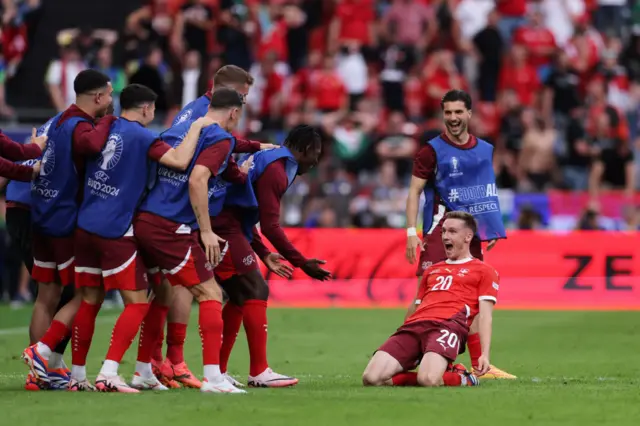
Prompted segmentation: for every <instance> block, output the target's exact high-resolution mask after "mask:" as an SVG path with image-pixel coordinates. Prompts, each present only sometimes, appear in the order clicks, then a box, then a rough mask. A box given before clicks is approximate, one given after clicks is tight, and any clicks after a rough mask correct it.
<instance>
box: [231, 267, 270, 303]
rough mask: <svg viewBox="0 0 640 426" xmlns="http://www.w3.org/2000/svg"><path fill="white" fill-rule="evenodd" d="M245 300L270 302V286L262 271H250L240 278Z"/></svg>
mask: <svg viewBox="0 0 640 426" xmlns="http://www.w3.org/2000/svg"><path fill="white" fill-rule="evenodd" d="M238 281H239V282H240V283H241V284H240V285H241V288H242V293H243V296H244V298H245V300H252V299H253V300H265V301H266V300H268V299H269V285H268V284H267V281H266V280H265V279H264V277H263V276H262V274H261V273H260V271H250V272H248V273H246V274H244V275H241V276H239V277H238Z"/></svg>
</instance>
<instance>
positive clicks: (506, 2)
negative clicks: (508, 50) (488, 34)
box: [496, 0, 527, 45]
mask: <svg viewBox="0 0 640 426" xmlns="http://www.w3.org/2000/svg"><path fill="white" fill-rule="evenodd" d="M496 9H497V10H498V12H499V13H500V15H501V16H502V19H500V24H499V25H498V27H499V28H500V33H501V35H502V40H504V42H505V43H506V44H507V45H509V44H510V43H511V36H512V35H513V32H514V31H515V30H516V29H517V28H518V27H519V26H521V25H524V23H525V14H526V13H527V0H496Z"/></svg>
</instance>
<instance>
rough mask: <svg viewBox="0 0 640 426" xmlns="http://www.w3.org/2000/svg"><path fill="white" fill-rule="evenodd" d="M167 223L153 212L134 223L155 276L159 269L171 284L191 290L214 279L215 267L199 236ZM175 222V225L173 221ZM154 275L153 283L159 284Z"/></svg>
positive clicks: (142, 215)
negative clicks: (201, 244)
mask: <svg viewBox="0 0 640 426" xmlns="http://www.w3.org/2000/svg"><path fill="white" fill-rule="evenodd" d="M166 222H167V220H166V219H164V218H161V217H159V216H155V215H152V214H149V213H144V214H140V215H138V216H137V217H136V219H135V220H134V233H135V236H136V240H137V241H138V247H139V248H140V250H141V254H142V258H143V259H144V263H145V264H146V265H147V266H148V267H149V272H150V273H151V274H154V273H155V274H157V272H158V270H159V271H160V272H162V273H163V274H164V276H165V277H167V279H168V280H169V282H170V283H171V285H182V286H186V287H191V286H194V285H197V284H200V283H203V282H205V281H208V280H210V279H211V278H213V268H212V266H211V264H210V263H209V262H208V261H207V258H206V255H205V253H204V250H203V249H202V247H201V246H200V241H199V233H198V232H189V231H185V232H184V233H183V232H182V231H181V230H180V229H178V230H177V231H176V230H174V228H175V227H173V226H167V223H166ZM171 223H172V222H171ZM157 280H158V277H157V276H154V277H153V278H152V282H157Z"/></svg>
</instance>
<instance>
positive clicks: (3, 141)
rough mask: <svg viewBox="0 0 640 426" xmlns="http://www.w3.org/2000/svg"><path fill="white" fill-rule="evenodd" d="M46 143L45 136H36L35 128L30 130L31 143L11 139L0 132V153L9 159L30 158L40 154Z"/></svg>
mask: <svg viewBox="0 0 640 426" xmlns="http://www.w3.org/2000/svg"><path fill="white" fill-rule="evenodd" d="M46 143H47V136H46V135H43V136H36V129H35V128H34V129H33V130H32V132H31V143H28V144H21V143H19V142H15V141H13V140H11V139H10V138H9V137H8V136H7V135H5V134H4V133H2V132H0V155H2V157H3V158H6V159H7V160H11V161H22V160H31V159H32V158H38V157H39V156H41V155H42V151H43V150H44V147H45V146H46Z"/></svg>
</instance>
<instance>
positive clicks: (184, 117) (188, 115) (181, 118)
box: [173, 109, 193, 126]
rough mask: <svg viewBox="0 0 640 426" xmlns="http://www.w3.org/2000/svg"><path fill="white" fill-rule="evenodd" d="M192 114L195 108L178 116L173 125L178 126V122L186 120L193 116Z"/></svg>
mask: <svg viewBox="0 0 640 426" xmlns="http://www.w3.org/2000/svg"><path fill="white" fill-rule="evenodd" d="M191 115H193V110H191V109H188V110H186V111H185V112H183V113H182V114H180V115H179V116H178V118H176V121H175V123H173V125H174V126H177V125H178V124H181V123H184V122H185V121H187V120H189V119H190V118H191Z"/></svg>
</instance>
